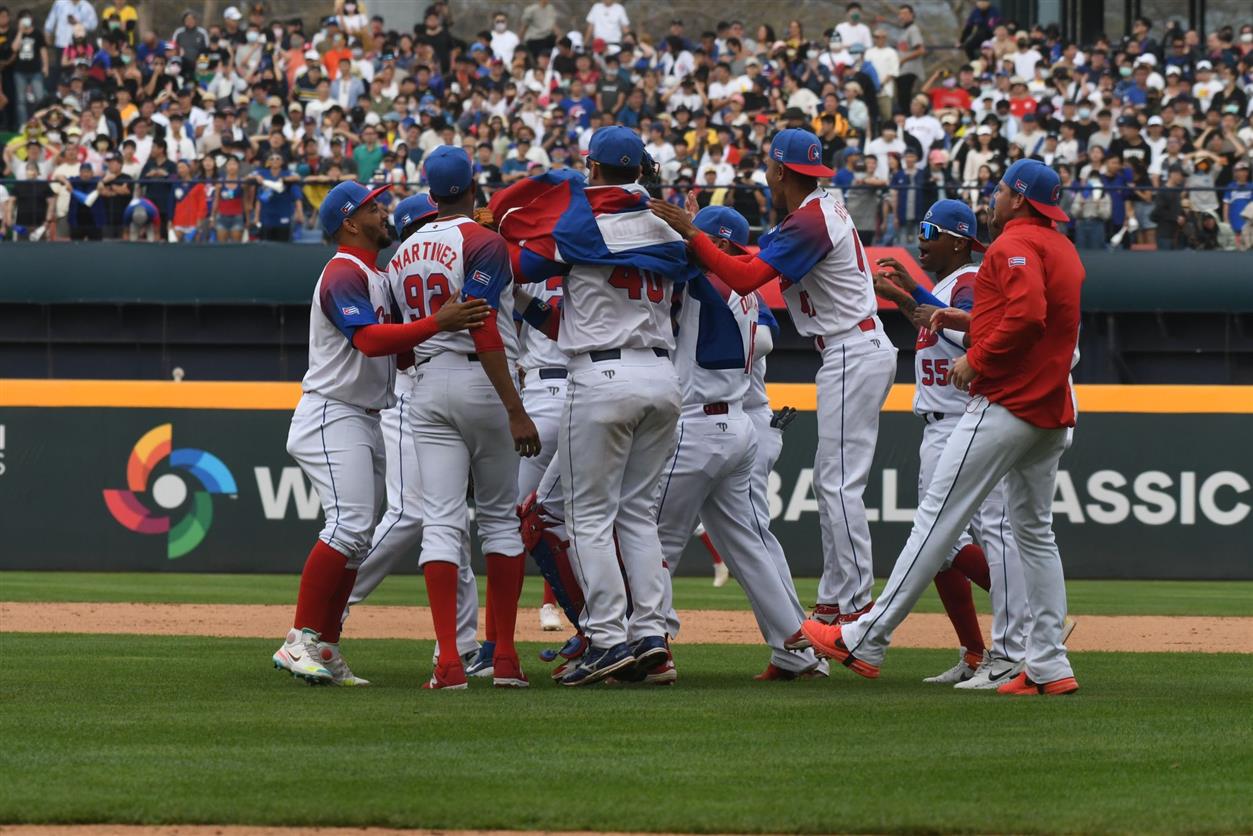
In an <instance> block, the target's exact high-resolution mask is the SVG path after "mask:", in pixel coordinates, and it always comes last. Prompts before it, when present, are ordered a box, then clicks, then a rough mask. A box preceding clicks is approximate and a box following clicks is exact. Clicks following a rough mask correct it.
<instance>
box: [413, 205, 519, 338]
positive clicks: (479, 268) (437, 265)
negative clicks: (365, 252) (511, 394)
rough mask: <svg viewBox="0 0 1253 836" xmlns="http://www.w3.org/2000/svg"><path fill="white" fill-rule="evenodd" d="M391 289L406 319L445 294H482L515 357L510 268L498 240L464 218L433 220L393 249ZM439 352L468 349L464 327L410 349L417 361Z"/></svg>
mask: <svg viewBox="0 0 1253 836" xmlns="http://www.w3.org/2000/svg"><path fill="white" fill-rule="evenodd" d="M388 269H389V273H390V281H391V285H392V293H393V294H394V295H395V297H396V300H397V302H398V303H399V304H400V306H401V310H402V311H403V312H404V313H405V314H406V315H407V316H408V318H409V319H410V320H411V321H412V320H415V319H421V318H422V317H425V316H431V315H433V314H434V313H435V312H436V311H438V310H439V309H440V308H441V307H442V306H443V305H444V303H445V302H447V301H448V300H450V299H460V298H464V297H477V298H482V299H486V300H487V302H488V303H489V304H490V305H491V306H492V307H493V308H495V309H496V310H497V311H498V315H497V320H496V327H497V328H498V329H499V331H500V336H501V340H502V341H503V342H504V345H505V354H506V355H507V356H508V358H509V360H510V362H515V361H516V360H517V357H518V333H517V329H516V326H515V325H514V322H513V293H512V292H511V288H510V285H511V284H512V281H513V271H512V269H511V268H510V266H509V255H508V251H507V250H506V248H505V242H504V239H503V238H501V237H500V236H499V235H497V234H496V233H495V232H492V231H491V230H489V229H485V228H484V227H481V226H479V225H478V224H476V223H475V222H474V221H473V220H471V219H470V218H466V217H457V218H450V219H447V220H436V221H432V222H431V223H428V224H426V225H425V226H423V227H421V228H420V229H418V230H417V231H416V232H414V233H413V234H412V235H410V236H409V237H408V238H406V239H405V240H404V242H403V243H402V244H401V245H400V246H399V247H398V248H397V249H396V252H395V254H394V255H393V256H392V259H391V262H390V264H389V266H388ZM445 351H452V352H456V353H458V354H474V353H475V342H474V337H473V336H472V335H471V332H469V331H454V332H440V333H439V334H436V335H435V336H434V337H431V338H430V339H428V340H426V341H425V342H423V343H422V344H420V345H419V346H418V347H417V348H416V349H414V355H415V357H416V358H417V359H418V360H419V361H421V360H424V359H429V358H431V357H434V356H435V355H437V354H440V353H442V352H445Z"/></svg>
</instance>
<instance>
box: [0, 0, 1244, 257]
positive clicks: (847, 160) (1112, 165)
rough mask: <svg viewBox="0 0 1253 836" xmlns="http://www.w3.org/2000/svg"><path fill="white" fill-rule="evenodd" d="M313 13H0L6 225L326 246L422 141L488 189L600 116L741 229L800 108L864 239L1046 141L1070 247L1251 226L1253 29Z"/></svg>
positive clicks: (93, 5) (850, 7) (79, 2)
mask: <svg viewBox="0 0 1253 836" xmlns="http://www.w3.org/2000/svg"><path fill="white" fill-rule="evenodd" d="M144 2H148V0H144ZM310 6H322V11H323V12H326V13H327V14H326V16H325V17H323V18H321V19H320V20H319V21H318V22H317V24H316V28H313V29H312V31H310V27H309V26H307V25H306V23H307V21H305V20H303V19H301V18H294V19H275V18H273V17H272V16H270V15H269V14H268V12H267V8H266V4H265V3H263V2H249V3H244V4H240V5H232V6H228V7H226V8H225V9H224V10H223V13H222V16H221V18H220V19H217V20H200V19H199V18H198V17H197V16H196V14H195V13H194V12H191V11H188V12H186V13H185V14H184V15H183V16H182V21H181V24H182V25H181V26H179V27H178V28H177V29H176V30H174V31H171V32H161V33H157V32H153V31H151V30H141V29H140V27H139V20H140V16H139V13H138V10H137V8H136V2H135V0H110V2H92V0H55V3H54V4H53V5H52V8H51V11H50V12H49V14H48V15H47V17H46V19H43V20H40V19H36V17H35V16H34V15H33V14H32V13H31V12H30V11H28V10H23V9H17V10H12V9H9V8H6V7H4V6H0V77H2V80H3V86H2V87H0V106H2V109H0V137H5V136H7V137H8V139H7V141H5V142H4V150H3V160H2V162H0V238H3V239H6V240H13V239H29V240H64V239H75V240H80V239H87V240H98V239H102V238H105V239H118V238H123V239H128V240H161V241H164V240H169V241H191V240H196V241H207V240H216V241H241V240H244V239H245V237H248V238H249V239H252V240H256V239H262V240H293V239H304V240H316V239H317V233H316V232H315V231H314V230H315V219H316V217H317V208H318V206H319V205H320V202H321V200H322V198H323V197H324V196H325V195H326V193H327V191H329V189H330V188H331V186H332V185H333V184H334V183H336V182H337V181H339V180H341V179H346V178H354V179H357V180H360V181H362V182H367V183H378V182H384V181H389V182H392V183H394V184H395V187H394V189H393V193H392V196H391V197H390V198H389V199H390V200H398V199H400V198H403V197H404V196H406V195H408V194H411V193H414V192H416V191H423V190H424V189H425V185H424V183H423V173H422V165H421V163H422V157H423V155H424V154H426V153H428V152H429V151H430V150H431V149H433V148H435V147H436V146H438V145H441V144H458V145H462V146H464V147H465V149H466V150H467V151H468V152H469V153H470V155H471V157H472V159H473V160H475V164H476V168H477V172H478V175H477V176H478V179H479V183H480V184H481V186H482V189H481V192H482V193H483V195H484V196H486V195H487V194H490V192H491V190H492V189H494V188H497V187H499V186H501V185H502V184H507V183H510V182H512V181H514V180H517V179H519V178H522V177H525V176H527V175H528V174H531V173H535V172H537V171H542V170H546V169H549V168H560V167H567V166H568V167H572V168H581V167H582V164H583V163H582V158H581V155H580V152H581V151H584V150H586V148H587V142H588V139H589V137H590V135H591V133H592V131H593V130H595V128H597V127H598V126H600V125H603V124H613V123H619V124H622V125H626V126H629V127H632V128H635V129H637V130H639V131H640V133H641V134H642V135H643V137H644V139H645V141H646V143H647V150H648V152H649V153H650V154H651V155H652V157H653V158H654V159H655V161H656V162H657V163H658V164H659V182H658V183H657V188H658V189H660V190H661V192H662V193H663V194H665V195H666V197H667V199H671V200H675V201H682V200H683V198H684V195H685V193H686V192H687V191H689V190H695V191H696V193H697V200H698V202H699V203H700V204H701V205H707V204H709V203H716V204H726V205H731V206H734V208H736V209H737V210H739V211H740V212H741V213H742V214H743V215H744V216H745V217H747V218H748V219H749V221H750V223H751V224H752V226H753V227H754V228H756V229H760V228H763V227H766V226H769V225H770V224H771V223H772V221H773V219H772V218H771V209H770V201H769V199H768V196H767V195H766V193H765V177H764V170H765V164H764V162H765V161H764V159H763V158H762V149H764V148H767V147H768V146H769V141H770V138H771V137H772V136H773V134H774V133H775V132H776V131H777V130H780V129H782V128H784V127H799V126H803V127H807V128H809V129H811V130H813V131H814V132H815V133H816V134H817V135H818V136H819V138H820V139H821V140H822V147H823V153H822V157H823V160H822V161H823V162H824V163H825V164H827V165H829V166H831V167H832V168H834V169H835V171H836V174H835V177H834V178H833V182H832V183H831V188H834V189H838V190H839V191H840V193H841V194H842V196H843V199H844V201H845V203H846V205H847V207H848V209H849V212H850V214H851V215H852V216H853V218H854V220H855V221H856V223H857V226H858V229H859V230H860V231H861V234H862V236H863V239H864V241H865V242H866V243H867V244H870V243H876V244H893V243H898V242H901V243H904V242H907V241H908V240H909V239H910V237H911V236H912V234H913V230H914V229H915V228H916V226H915V224H916V222H917V221H918V219H919V216H920V214H921V213H922V211H924V210H925V209H926V207H927V206H929V205H930V204H931V203H933V202H934V201H935V200H937V199H939V198H944V197H956V198H960V199H963V200H966V201H968V202H969V203H970V204H971V205H972V206H974V207H975V208H976V210H977V212H978V214H979V218H980V221H983V220H985V218H986V212H987V203H988V199H989V197H990V195H991V194H992V192H993V190H994V189H995V185H996V182H997V180H998V179H999V176H1000V173H1001V172H1002V171H1003V170H1004V169H1005V168H1006V167H1007V166H1008V165H1009V164H1011V163H1012V162H1014V161H1015V160H1017V159H1020V158H1022V157H1038V158H1039V159H1041V160H1043V161H1044V162H1046V163H1048V164H1049V165H1052V166H1055V167H1056V168H1057V169H1058V171H1059V172H1060V174H1061V180H1062V183H1063V186H1064V195H1063V207H1064V209H1065V210H1066V212H1067V213H1068V214H1069V215H1070V217H1071V219H1072V220H1071V223H1070V224H1069V225H1068V230H1067V231H1068V234H1070V235H1072V236H1073V237H1074V239H1075V242H1076V244H1077V245H1078V246H1079V247H1080V248H1082V249H1101V248H1106V247H1130V246H1137V245H1138V246H1141V247H1144V248H1151V247H1156V248H1158V249H1173V248H1194V249H1237V248H1238V249H1245V250H1247V249H1249V248H1250V247H1251V246H1253V227H1251V226H1250V225H1249V224H1250V220H1251V219H1253V184H1251V183H1250V161H1251V159H1253V157H1251V156H1250V152H1251V150H1253V126H1251V124H1250V108H1251V102H1250V97H1251V94H1253V24H1245V25H1242V26H1240V27H1239V30H1238V31H1236V30H1234V29H1233V28H1231V27H1223V28H1221V29H1218V30H1216V31H1212V32H1199V31H1196V30H1186V31H1185V30H1184V29H1183V28H1181V27H1180V26H1178V25H1177V23H1175V22H1173V21H1172V22H1170V23H1168V24H1166V28H1164V29H1163V28H1161V27H1160V26H1158V25H1157V24H1155V23H1154V22H1153V21H1150V20H1148V19H1144V18H1141V19H1138V20H1136V21H1135V24H1134V26H1133V28H1132V32H1131V34H1130V35H1128V36H1126V37H1122V38H1114V37H1101V38H1099V39H1097V40H1096V41H1095V42H1094V43H1091V44H1076V43H1072V42H1068V41H1066V40H1064V39H1062V38H1061V37H1060V35H1059V32H1058V30H1057V28H1056V27H1054V26H1049V27H1040V26H1032V25H1020V24H1018V23H1016V22H1015V21H1013V20H1009V19H1006V18H1005V17H1003V16H1002V15H1001V13H1000V12H999V11H998V10H997V8H996V7H995V6H994V5H992V4H991V3H990V2H988V0H977V2H976V3H975V5H974V8H973V9H972V11H971V12H970V15H969V17H968V19H967V20H966V21H965V25H964V27H963V28H962V31H961V38H960V45H957V46H955V45H953V44H937V43H928V40H927V36H926V35H925V34H924V33H923V31H922V30H921V29H920V27H919V26H918V24H917V22H916V21H915V19H914V10H913V8H912V7H911V6H909V5H906V4H902V5H899V6H897V7H896V14H895V16H894V17H892V18H891V19H884V18H881V17H879V16H874V15H871V14H869V13H868V12H866V11H865V10H863V9H862V8H861V6H860V5H859V4H858V3H855V2H853V3H848V4H847V5H846V6H843V5H841V6H835V5H833V6H832V15H833V19H832V20H829V21H821V22H819V21H810V22H809V24H808V25H806V24H804V23H802V22H801V21H799V20H792V21H789V22H788V23H787V25H786V26H785V27H784V28H783V30H782V31H776V30H775V29H773V28H772V27H771V26H770V25H767V24H764V23H760V22H756V21H740V20H729V21H725V22H721V23H719V24H718V25H717V27H716V29H715V30H713V31H704V32H693V31H689V30H688V29H687V28H686V27H685V25H684V23H683V21H682V20H679V19H673V20H669V21H665V20H664V18H663V19H662V20H660V21H647V22H645V21H639V20H635V21H633V20H631V19H629V17H628V15H627V13H626V11H625V9H624V8H623V6H622V5H621V4H619V3H617V2H614V0H595V2H590V3H589V4H588V9H587V14H586V17H585V18H584V19H581V20H562V19H560V17H559V16H558V15H557V13H556V10H555V8H554V7H553V6H552V4H551V3H550V2H549V0H535V2H531V3H529V4H526V5H525V7H523V4H521V3H517V4H512V5H511V7H510V10H509V11H503V10H502V11H499V12H497V13H495V14H494V15H493V16H492V19H491V21H490V26H489V28H487V29H484V30H482V31H479V32H478V33H477V34H476V35H475V36H474V37H473V38H472V39H470V40H468V41H466V40H462V39H460V38H458V37H457V36H455V35H454V34H453V24H454V21H453V11H452V9H451V8H450V6H449V4H448V3H444V2H436V3H432V4H431V5H430V6H429V7H428V8H427V9H426V12H425V15H424V17H423V19H422V21H421V22H419V23H418V24H416V25H415V26H414V27H413V29H412V31H408V30H407V31H399V32H398V31H396V30H395V29H392V28H389V27H388V22H387V21H386V20H385V19H384V18H383V17H382V16H380V15H377V14H371V13H370V11H369V9H368V2H366V0H334V3H333V5H332V3H331V2H329V0H328V2H325V3H324V4H322V3H317V4H314V3H311V4H310ZM518 10H520V14H516V12H517V11H518ZM835 18H838V19H835ZM662 27H664V29H663V28H662Z"/></svg>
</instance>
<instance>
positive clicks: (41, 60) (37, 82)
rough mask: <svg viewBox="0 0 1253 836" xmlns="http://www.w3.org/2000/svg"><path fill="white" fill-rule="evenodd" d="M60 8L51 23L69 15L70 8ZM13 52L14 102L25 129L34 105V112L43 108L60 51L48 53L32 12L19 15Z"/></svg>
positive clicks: (18, 120)
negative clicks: (59, 17) (47, 82)
mask: <svg viewBox="0 0 1253 836" xmlns="http://www.w3.org/2000/svg"><path fill="white" fill-rule="evenodd" d="M59 4H60V0H58V6H59ZM58 6H54V7H53V11H52V13H51V14H50V15H49V20H52V15H58V16H59V15H62V14H69V10H68V7H61V8H60V11H58ZM88 8H90V4H88ZM93 15H94V13H93ZM67 41H68V38H67ZM12 50H13V59H12V64H11V70H12V74H13V75H12V78H13V101H14V102H15V104H16V108H17V123H18V124H19V125H25V124H26V122H27V119H28V118H29V116H30V113H31V103H32V102H33V103H34V107H35V108H38V107H40V106H41V105H42V104H43V100H44V97H45V96H46V95H47V87H46V84H45V82H46V80H47V79H48V78H49V76H50V74H51V71H52V65H53V61H52V58H53V57H55V54H56V53H58V52H59V50H57V49H55V48H54V49H53V50H51V51H49V48H48V41H47V40H46V39H45V36H44V33H43V32H40V31H39V30H38V29H36V28H35V19H34V17H33V16H32V15H31V13H30V12H29V11H22V12H19V13H18V16H17V34H16V36H15V37H14V40H13V46H12Z"/></svg>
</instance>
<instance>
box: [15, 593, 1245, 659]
mask: <svg viewBox="0 0 1253 836" xmlns="http://www.w3.org/2000/svg"><path fill="white" fill-rule="evenodd" d="M291 612H292V610H291V607H288V606H275V605H251V604H115V603H111V604H102V603H12V602H6V603H0V632H6V633H139V634H144V635H157V636H178V635H189V636H220V637H229V638H275V637H278V636H281V635H282V634H283V633H284V632H285V631H286V630H287V628H288V626H290V624H291ZM679 617H680V620H681V622H682V624H683V630H682V632H681V634H680V635H679V637H678V640H677V641H678V643H682V644H757V643H759V642H760V641H761V634H760V633H759V632H758V630H757V623H756V622H755V621H754V620H753V614H752V613H751V612H747V611H724V610H684V611H680V613H679ZM1078 620H1079V627H1078V629H1076V630H1075V633H1074V635H1073V636H1072V637H1071V639H1070V641H1069V642H1068V644H1067V646H1068V647H1069V648H1070V649H1071V650H1074V651H1080V652H1081V651H1090V650H1104V651H1127V652H1150V651H1155V652H1177V653H1253V618H1249V617H1212V618H1209V617H1193V616H1108V615H1086V616H1079V617H1078ZM983 628H984V631H985V633H986V632H989V631H990V628H991V620H990V617H989V618H984V619H983ZM344 635H345V637H346V638H349V639H352V638H362V639H427V640H430V639H434V638H435V632H434V629H433V628H432V625H431V614H430V610H428V609H427V608H425V607H358V608H357V609H356V610H354V611H353V614H352V617H351V618H350V619H349V621H348V623H347V625H346V627H345V630H344ZM564 637H565V634H563V633H544V632H541V631H540V629H539V628H538V626H536V624H535V620H534V619H532V618H520V619H519V624H518V638H519V640H521V641H537V642H544V641H546V642H550V643H553V644H557V643H560V641H561V640H562V639H564ZM892 643H893V645H894V646H896V647H927V648H948V647H953V645H954V638H953V629H952V627H951V626H949V623H948V619H947V618H946V617H945V616H944V615H941V614H935V613H915V614H914V615H911V616H910V617H909V618H907V619H906V620H905V623H904V624H902V625H901V627H900V628H899V629H898V630H897V631H896V635H895V636H894V637H893V642H892Z"/></svg>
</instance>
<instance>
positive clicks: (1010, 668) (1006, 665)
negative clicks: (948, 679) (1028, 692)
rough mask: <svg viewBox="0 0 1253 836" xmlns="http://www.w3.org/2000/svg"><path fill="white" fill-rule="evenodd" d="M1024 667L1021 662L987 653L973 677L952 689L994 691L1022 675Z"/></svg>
mask: <svg viewBox="0 0 1253 836" xmlns="http://www.w3.org/2000/svg"><path fill="white" fill-rule="evenodd" d="M1025 667H1026V665H1025V664H1024V663H1022V662H1011V661H1009V660H1008V659H1002V658H1001V657H999V656H993V655H992V654H991V653H989V654H988V655H987V656H984V657H983V664H982V665H980V666H979V670H977V671H975V675H974V676H972V677H970V678H969V679H967V680H966V681H965V682H958V683H957V684H956V685H954V686H953V687H954V688H960V689H961V690H963V691H994V690H996V689H997V688H999V687H1001V686H1002V685H1004V684H1005V683H1006V682H1009V681H1010V680H1011V679H1013V678H1014V677H1015V676H1017V675H1018V674H1020V673H1022V672H1023V669H1024V668H1025Z"/></svg>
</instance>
